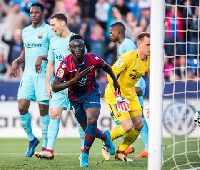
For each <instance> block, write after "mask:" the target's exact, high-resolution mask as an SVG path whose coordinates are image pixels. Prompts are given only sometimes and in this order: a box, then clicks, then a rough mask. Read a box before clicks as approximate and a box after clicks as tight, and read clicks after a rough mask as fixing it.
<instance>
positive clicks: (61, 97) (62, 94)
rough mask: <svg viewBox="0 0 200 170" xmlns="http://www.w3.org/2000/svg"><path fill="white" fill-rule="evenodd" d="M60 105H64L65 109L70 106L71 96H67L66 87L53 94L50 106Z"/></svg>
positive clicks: (56, 106)
mask: <svg viewBox="0 0 200 170" xmlns="http://www.w3.org/2000/svg"><path fill="white" fill-rule="evenodd" d="M60 107H63V108H64V110H66V109H69V108H70V103H69V98H68V97H67V93H66V89H65V90H62V91H59V92H57V93H52V94H51V100H50V108H60Z"/></svg>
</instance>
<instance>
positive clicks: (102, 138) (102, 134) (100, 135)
mask: <svg viewBox="0 0 200 170" xmlns="http://www.w3.org/2000/svg"><path fill="white" fill-rule="evenodd" d="M96 138H99V139H101V140H103V141H104V140H106V139H107V136H106V134H105V133H103V132H102V131H101V130H99V129H98V128H97V133H96Z"/></svg>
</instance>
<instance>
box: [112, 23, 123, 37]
mask: <svg viewBox="0 0 200 170" xmlns="http://www.w3.org/2000/svg"><path fill="white" fill-rule="evenodd" d="M110 27H114V28H118V29H119V30H120V31H121V32H122V33H124V34H125V30H126V28H125V26H124V24H123V23H121V22H115V23H114V24H112V25H111V26H110Z"/></svg>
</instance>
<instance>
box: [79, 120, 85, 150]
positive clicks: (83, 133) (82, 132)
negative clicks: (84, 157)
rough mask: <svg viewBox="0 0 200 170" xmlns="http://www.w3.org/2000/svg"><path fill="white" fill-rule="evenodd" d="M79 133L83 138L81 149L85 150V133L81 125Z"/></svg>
mask: <svg viewBox="0 0 200 170" xmlns="http://www.w3.org/2000/svg"><path fill="white" fill-rule="evenodd" d="M78 132H79V135H80V138H81V149H83V148H84V142H85V132H84V131H83V129H82V127H81V125H80V124H79V123H78Z"/></svg>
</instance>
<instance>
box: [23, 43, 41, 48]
mask: <svg viewBox="0 0 200 170" xmlns="http://www.w3.org/2000/svg"><path fill="white" fill-rule="evenodd" d="M24 46H25V47H26V48H38V47H42V44H36V43H25V44H24Z"/></svg>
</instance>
